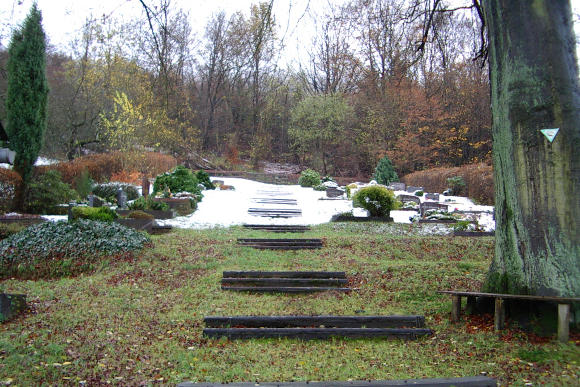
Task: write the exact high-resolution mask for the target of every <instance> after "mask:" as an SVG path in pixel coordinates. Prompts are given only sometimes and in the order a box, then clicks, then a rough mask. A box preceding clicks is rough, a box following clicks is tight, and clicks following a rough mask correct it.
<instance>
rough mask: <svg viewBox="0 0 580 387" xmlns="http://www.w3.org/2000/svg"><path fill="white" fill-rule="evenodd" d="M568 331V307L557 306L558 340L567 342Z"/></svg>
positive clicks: (564, 305) (567, 305)
mask: <svg viewBox="0 0 580 387" xmlns="http://www.w3.org/2000/svg"><path fill="white" fill-rule="evenodd" d="M569 329H570V305H569V304H558V340H559V341H560V342H562V343H567V342H568V337H569Z"/></svg>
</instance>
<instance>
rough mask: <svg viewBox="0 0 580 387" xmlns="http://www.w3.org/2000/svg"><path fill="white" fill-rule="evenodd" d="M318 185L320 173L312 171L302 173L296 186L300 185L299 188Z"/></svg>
mask: <svg viewBox="0 0 580 387" xmlns="http://www.w3.org/2000/svg"><path fill="white" fill-rule="evenodd" d="M320 183H321V181H320V173H318V172H316V171H314V170H312V169H307V170H305V171H302V173H301V174H300V178H299V179H298V184H300V186H301V187H316V186H317V185H320Z"/></svg>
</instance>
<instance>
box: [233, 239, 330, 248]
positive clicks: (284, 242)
mask: <svg viewBox="0 0 580 387" xmlns="http://www.w3.org/2000/svg"><path fill="white" fill-rule="evenodd" d="M238 244H239V245H243V246H250V247H253V248H255V249H261V250H304V249H310V250H313V249H319V248H321V247H322V239H298V238H296V239H269V238H267V239H258V238H238Z"/></svg>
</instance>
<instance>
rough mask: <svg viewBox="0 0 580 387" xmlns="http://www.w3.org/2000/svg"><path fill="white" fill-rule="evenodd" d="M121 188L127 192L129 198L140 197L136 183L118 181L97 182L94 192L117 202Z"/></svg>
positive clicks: (112, 201)
mask: <svg viewBox="0 0 580 387" xmlns="http://www.w3.org/2000/svg"><path fill="white" fill-rule="evenodd" d="M119 188H120V189H122V190H123V191H124V192H125V194H127V200H135V199H137V198H138V197H139V191H138V190H137V188H136V187H135V186H134V185H131V184H127V183H118V182H112V183H103V184H97V185H95V186H94V187H93V194H95V195H97V196H98V197H101V198H103V199H106V200H107V201H109V202H111V203H116V202H117V191H119Z"/></svg>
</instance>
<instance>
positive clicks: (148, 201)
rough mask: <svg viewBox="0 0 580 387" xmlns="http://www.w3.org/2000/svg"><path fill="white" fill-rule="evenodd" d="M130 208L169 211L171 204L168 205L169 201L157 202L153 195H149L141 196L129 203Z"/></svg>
mask: <svg viewBox="0 0 580 387" xmlns="http://www.w3.org/2000/svg"><path fill="white" fill-rule="evenodd" d="M129 209H130V210H141V211H144V210H154V211H168V210H169V206H168V205H167V203H163V202H156V201H155V200H153V198H152V197H151V196H148V197H147V198H144V197H143V196H141V197H140V198H138V199H137V200H135V201H133V202H131V203H129Z"/></svg>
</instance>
